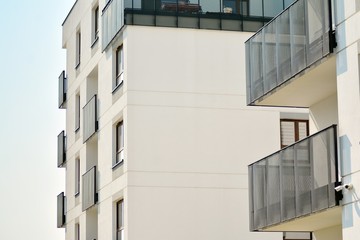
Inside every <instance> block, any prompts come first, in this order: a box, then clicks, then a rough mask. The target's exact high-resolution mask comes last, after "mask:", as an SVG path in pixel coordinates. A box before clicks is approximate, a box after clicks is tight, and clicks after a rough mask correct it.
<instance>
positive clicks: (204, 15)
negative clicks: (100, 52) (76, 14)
mask: <svg viewBox="0 0 360 240" xmlns="http://www.w3.org/2000/svg"><path fill="white" fill-rule="evenodd" d="M293 1H294V0H272V1H268V0H111V1H109V2H108V4H107V5H106V6H105V8H104V9H103V15H102V19H103V21H102V23H103V26H102V29H103V34H102V36H103V39H102V45H103V49H105V48H106V47H107V46H108V45H109V43H110V42H111V41H112V39H113V38H114V37H115V36H116V34H117V32H119V30H120V29H121V28H122V26H123V25H124V24H128V25H144V26H163V27H182V28H204V29H216V30H234V31H252V32H255V31H257V30H258V29H259V28H261V27H262V26H263V25H264V23H266V22H268V21H269V20H270V19H271V18H273V17H274V16H275V15H277V14H278V13H279V12H281V11H282V10H283V9H284V8H286V7H287V6H289V5H290V4H291V3H292V2H293Z"/></svg>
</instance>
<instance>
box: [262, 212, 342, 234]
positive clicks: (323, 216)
mask: <svg viewBox="0 0 360 240" xmlns="http://www.w3.org/2000/svg"><path fill="white" fill-rule="evenodd" d="M341 222H342V214H341V207H339V206H337V207H333V208H329V209H327V210H324V211H322V212H318V213H314V214H310V215H308V216H305V217H300V218H295V219H293V220H289V221H286V222H283V223H280V224H277V225H273V226H270V227H268V228H264V229H262V230H261V231H264V232H297V231H298V232H302V231H304V232H311V231H316V230H319V229H324V228H328V227H331V226H336V225H341Z"/></svg>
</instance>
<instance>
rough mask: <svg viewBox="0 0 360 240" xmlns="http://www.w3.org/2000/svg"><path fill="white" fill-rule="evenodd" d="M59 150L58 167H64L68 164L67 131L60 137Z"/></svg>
mask: <svg viewBox="0 0 360 240" xmlns="http://www.w3.org/2000/svg"><path fill="white" fill-rule="evenodd" d="M57 141H58V149H57V157H58V167H63V166H64V164H65V162H66V151H65V149H66V137H65V131H62V132H61V133H60V134H59V135H58V137H57Z"/></svg>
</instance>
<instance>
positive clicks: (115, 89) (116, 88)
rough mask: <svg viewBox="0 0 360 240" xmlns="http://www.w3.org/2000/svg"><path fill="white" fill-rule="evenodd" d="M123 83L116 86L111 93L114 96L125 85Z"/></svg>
mask: <svg viewBox="0 0 360 240" xmlns="http://www.w3.org/2000/svg"><path fill="white" fill-rule="evenodd" d="M123 82H124V81H121V82H120V83H119V84H118V85H116V86H115V87H114V89H113V90H112V92H111V93H112V94H114V93H115V92H116V91H117V90H118V89H119V88H120V87H121V86H122V85H123Z"/></svg>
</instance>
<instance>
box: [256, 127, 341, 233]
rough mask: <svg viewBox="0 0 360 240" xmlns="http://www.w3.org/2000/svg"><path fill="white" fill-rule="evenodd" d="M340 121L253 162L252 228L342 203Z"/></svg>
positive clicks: (267, 225) (261, 227)
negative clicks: (340, 193) (338, 159)
mask: <svg viewBox="0 0 360 240" xmlns="http://www.w3.org/2000/svg"><path fill="white" fill-rule="evenodd" d="M336 132H337V131H336V125H333V126H331V127H328V128H326V129H324V130H322V131H320V132H318V133H316V134H314V135H312V136H309V137H307V138H305V139H303V140H301V141H298V142H296V143H294V144H292V145H290V146H288V147H286V148H284V149H282V150H280V151H278V152H276V153H274V154H272V155H270V156H268V157H265V158H263V159H261V160H260V161H257V162H255V163H253V164H251V165H249V200H250V229H251V230H252V231H258V230H262V229H264V228H266V227H269V226H272V225H275V224H279V223H282V222H285V221H287V220H291V219H294V218H297V217H301V216H305V215H308V214H311V213H315V212H318V211H320V210H323V209H327V208H331V207H334V206H337V205H339V200H340V196H339V195H338V194H337V193H336V192H335V190H334V187H335V185H336V184H338V181H339V180H338V162H337V133H336Z"/></svg>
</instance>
